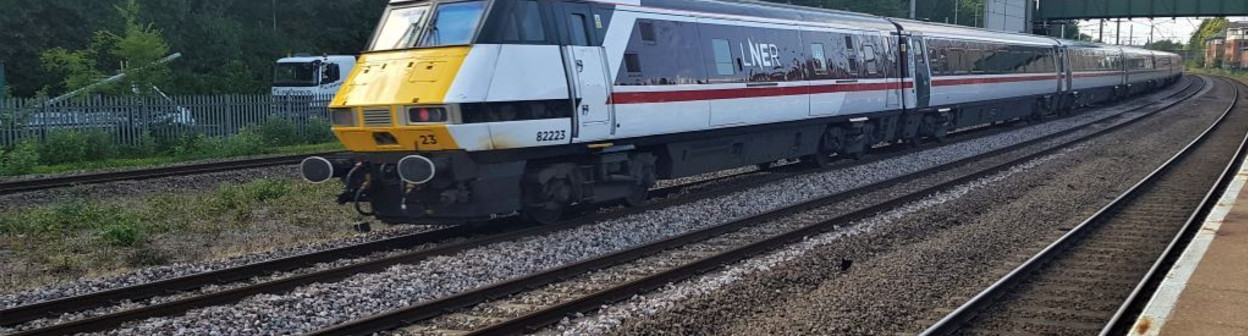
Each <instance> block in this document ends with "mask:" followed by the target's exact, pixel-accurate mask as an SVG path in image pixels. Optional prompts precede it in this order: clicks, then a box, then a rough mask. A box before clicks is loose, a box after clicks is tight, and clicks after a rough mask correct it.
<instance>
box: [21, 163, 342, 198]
mask: <svg viewBox="0 0 1248 336" xmlns="http://www.w3.org/2000/svg"><path fill="white" fill-rule="evenodd" d="M338 153H341V152H327V153H312V154H299V155H283V156H275V157H266V158H255V159H242V160H232V161H221V162H211V163H199V164H189V165H180V166H169V167H159V168H148V169H135V170H123V171H115V172H107V173H95V174H84V175H69V176H57V177H46V178H38V179H31V180H20V181H10V182H0V195H7V194H13V193H20V192H28V191H37V190H46V189H54V188H64V187H72V186H77V185H87V184H99V183H107V182H117V181H140V180H148V179H154V178H161V177H170V176H183V175H195V174H208V173H217V172H225V171H232V170H238V169H249V168H262V167H274V166H285V165H295V164H299V162H300V161H302V160H303V159H304V158H307V157H309V156H316V155H333V154H338Z"/></svg>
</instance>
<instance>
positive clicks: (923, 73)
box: [909, 33, 932, 109]
mask: <svg viewBox="0 0 1248 336" xmlns="http://www.w3.org/2000/svg"><path fill="white" fill-rule="evenodd" d="M927 51H928V49H927V40H925V39H924V38H923V35H922V34H919V33H912V34H911V35H910V53H909V54H910V58H911V61H910V64H914V76H913V77H911V78H914V108H918V109H921V108H927V107H929V106H931V105H932V67H931V65H930V64H931V59H930V58H928V55H927Z"/></svg>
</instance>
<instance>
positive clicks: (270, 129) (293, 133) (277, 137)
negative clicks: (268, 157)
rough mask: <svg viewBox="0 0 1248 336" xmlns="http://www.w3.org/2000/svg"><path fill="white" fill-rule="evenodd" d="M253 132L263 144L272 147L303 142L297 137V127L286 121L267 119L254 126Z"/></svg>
mask: <svg viewBox="0 0 1248 336" xmlns="http://www.w3.org/2000/svg"><path fill="white" fill-rule="evenodd" d="M254 131H255V132H256V133H257V134H259V135H260V137H261V138H262V139H263V140H264V144H266V145H269V146H273V147H277V146H289V145H295V144H299V143H301V142H303V139H302V137H300V136H299V127H298V126H296V125H295V123H294V122H293V121H290V120H288V119H282V118H269V119H268V120H265V121H264V122H263V123H260V124H259V125H256V126H255V127H254Z"/></svg>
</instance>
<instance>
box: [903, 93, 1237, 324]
mask: <svg viewBox="0 0 1248 336" xmlns="http://www.w3.org/2000/svg"><path fill="white" fill-rule="evenodd" d="M1239 91H1240V90H1238V88H1237V89H1236V90H1235V97H1234V99H1232V101H1231V104H1230V106H1228V107H1227V108H1226V112H1224V113H1223V114H1222V116H1221V117H1219V118H1218V119H1217V120H1216V121H1215V122H1214V124H1213V125H1210V126H1209V128H1207V129H1205V131H1204V132H1203V133H1201V134H1200V135H1199V136H1198V137H1196V139H1194V140H1192V141H1191V142H1190V143H1188V144H1187V146H1185V147H1184V148H1183V149H1182V150H1180V151H1179V152H1178V153H1177V154H1175V155H1174V156H1172V157H1170V158H1169V159H1168V160H1166V162H1165V163H1163V164H1162V165H1161V166H1160V167H1158V168H1157V169H1155V170H1153V171H1152V172H1151V173H1149V174H1148V175H1147V176H1145V177H1144V178H1143V179H1141V180H1140V181H1139V182H1137V183H1135V185H1133V186H1132V187H1131V188H1130V189H1128V190H1127V191H1125V192H1123V193H1122V194H1120V195H1119V196H1118V197H1117V198H1115V199H1114V200H1113V201H1111V202H1110V203H1109V204H1107V205H1105V206H1104V207H1101V208H1100V210H1098V211H1097V212H1096V213H1094V214H1092V216H1089V217H1088V218H1087V219H1085V220H1084V221H1083V222H1082V223H1080V224H1079V225H1078V226H1076V227H1074V228H1073V229H1071V230H1070V231H1068V232H1067V233H1066V234H1064V235H1062V237H1061V238H1058V240H1057V241H1054V242H1053V243H1052V244H1050V245H1048V246H1047V247H1045V248H1044V249H1043V250H1041V251H1040V252H1039V253H1037V254H1036V255H1035V256H1032V257H1031V258H1030V259H1028V260H1027V261H1026V262H1024V263H1023V264H1022V265H1019V266H1018V267H1017V268H1015V269H1014V270H1012V271H1011V272H1010V273H1008V274H1006V275H1005V276H1004V277H1002V278H1001V279H998V280H997V281H996V282H995V283H993V284H992V285H991V286H989V287H988V288H987V289H985V290H983V291H981V292H980V293H979V294H977V295H975V296H974V297H973V298H971V299H970V300H969V301H967V302H966V303H964V304H963V305H962V306H960V307H958V308H957V309H956V310H954V311H953V312H952V313H950V314H948V315H946V316H945V317H944V318H942V319H941V320H940V321H938V322H936V323H935V324H933V325H932V326H930V327H929V328H927V329H926V330H924V331H923V333H922V334H920V335H923V336H932V335H949V334H952V333H953V332H955V331H957V330H959V329H960V328H962V327H963V326H965V325H966V324H967V323H968V322H970V321H971V320H972V319H974V318H975V316H976V315H977V314H979V313H980V312H982V311H983V310H984V309H987V308H988V307H991V306H992V304H994V303H996V302H997V299H999V298H1000V297H1002V296H1003V295H1004V294H1005V293H1007V292H1008V291H1010V290H1012V289H1013V288H1015V287H1016V285H1017V284H1019V283H1020V282H1021V281H1024V280H1026V278H1027V276H1028V275H1029V274H1032V273H1033V272H1034V271H1036V270H1038V269H1040V268H1041V267H1043V266H1044V265H1045V264H1046V263H1047V262H1048V261H1050V260H1053V259H1055V258H1056V257H1058V256H1060V255H1062V253H1064V252H1065V251H1066V250H1067V248H1068V247H1069V246H1071V245H1072V244H1074V243H1075V242H1077V241H1078V240H1079V239H1080V238H1082V237H1083V236H1085V235H1086V234H1087V233H1089V232H1091V231H1092V230H1093V229H1095V228H1097V227H1099V225H1097V224H1099V223H1104V222H1105V220H1106V219H1108V218H1111V217H1112V216H1113V212H1114V210H1116V209H1119V208H1122V207H1124V206H1125V205H1127V204H1128V203H1129V202H1130V200H1132V199H1135V198H1136V197H1137V196H1139V195H1140V194H1141V193H1142V192H1143V191H1144V190H1145V189H1146V187H1147V186H1150V185H1152V184H1154V183H1155V182H1157V181H1158V180H1160V179H1161V178H1162V177H1163V176H1164V175H1165V174H1166V173H1167V172H1169V171H1170V169H1171V168H1173V167H1174V166H1176V165H1177V163H1178V162H1180V161H1182V160H1183V159H1184V158H1186V157H1187V156H1188V155H1189V154H1191V153H1192V152H1194V151H1195V149H1196V148H1197V147H1199V145H1200V144H1202V143H1204V141H1206V140H1208V138H1209V135H1211V134H1213V131H1214V130H1216V129H1217V128H1218V127H1219V126H1221V125H1222V122H1223V121H1225V120H1226V117H1227V116H1228V115H1229V114H1230V113H1231V111H1233V110H1234V109H1235V107H1236V106H1238V103H1239ZM1241 151H1242V148H1241Z"/></svg>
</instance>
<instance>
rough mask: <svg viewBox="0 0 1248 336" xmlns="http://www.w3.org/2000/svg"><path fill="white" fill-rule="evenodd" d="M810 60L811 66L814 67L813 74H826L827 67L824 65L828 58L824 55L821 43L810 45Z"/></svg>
mask: <svg viewBox="0 0 1248 336" xmlns="http://www.w3.org/2000/svg"><path fill="white" fill-rule="evenodd" d="M810 58H812V61H813V62H812V63H811V65H813V66H814V68H815V72H817V73H820V74H822V73H826V72H827V70H828V65H827V64H825V63H826V62H827V59H828V58H827V56H826V55H825V53H824V50H823V44H822V43H811V44H810Z"/></svg>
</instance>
